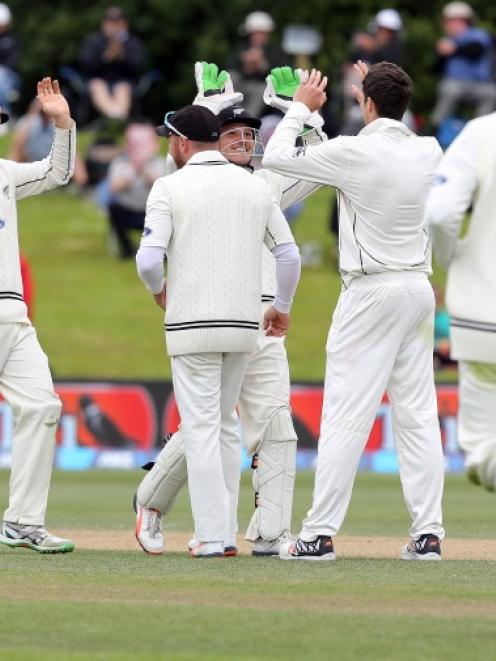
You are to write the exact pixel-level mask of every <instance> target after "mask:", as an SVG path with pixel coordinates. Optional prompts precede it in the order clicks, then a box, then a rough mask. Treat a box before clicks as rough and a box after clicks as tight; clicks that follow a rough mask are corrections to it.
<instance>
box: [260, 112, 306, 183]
mask: <svg viewBox="0 0 496 661" xmlns="http://www.w3.org/2000/svg"><path fill="white" fill-rule="evenodd" d="M310 115H311V112H310V110H309V109H308V108H307V107H306V106H305V105H304V104H303V103H292V104H291V106H290V108H289V110H288V112H287V113H286V115H285V116H284V117H283V119H282V120H281V122H280V123H279V124H278V126H277V128H276V130H275V131H274V133H273V135H272V137H271V138H270V140H269V142H268V143H267V146H266V147H265V153H264V157H263V160H262V165H263V167H265V168H267V169H269V170H273V171H274V172H279V173H280V174H285V175H287V176H294V175H295V174H299V170H298V164H297V155H298V148H295V143H296V138H297V137H298V136H299V135H300V134H301V132H302V131H303V127H304V124H305V121H306V120H307V119H308V118H309V117H310Z"/></svg>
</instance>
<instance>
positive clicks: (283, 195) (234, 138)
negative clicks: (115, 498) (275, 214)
mask: <svg viewBox="0 0 496 661" xmlns="http://www.w3.org/2000/svg"><path fill="white" fill-rule="evenodd" d="M218 117H219V122H220V124H221V136H220V141H219V145H220V151H221V152H222V153H223V154H224V156H225V157H226V158H227V159H228V160H229V161H230V162H231V163H234V164H236V165H238V166H239V167H242V168H245V169H246V170H247V171H248V172H252V171H253V167H252V162H254V163H256V156H254V152H255V153H257V152H258V149H259V147H260V144H259V142H258V129H259V128H260V125H261V121H260V120H259V119H257V118H255V117H252V116H251V115H250V114H249V113H247V112H246V110H245V109H243V108H242V107H241V106H228V107H226V108H224V109H223V110H221V111H220V112H219V114H218ZM169 166H170V167H172V164H171V163H170V158H169ZM255 175H256V176H260V177H262V178H263V179H264V180H265V181H266V182H267V183H268V184H269V186H270V188H271V191H272V194H273V196H274V198H275V199H276V200H277V201H279V204H280V206H281V208H282V209H286V208H287V207H289V206H291V205H292V204H294V203H295V202H297V201H299V200H301V199H303V198H305V197H306V196H308V195H309V194H310V193H312V192H313V191H314V190H315V189H316V188H318V186H317V185H315V184H313V183H312V182H306V181H304V182H299V181H296V180H294V179H291V178H288V177H282V176H281V175H278V174H275V173H273V172H269V171H267V170H263V169H258V170H255ZM275 293H276V282H275V262H274V258H273V257H272V255H271V253H270V251H269V250H268V249H267V248H266V247H265V246H263V248H262V299H261V302H262V306H261V307H262V310H261V313H262V316H263V313H264V312H265V310H266V309H267V308H268V307H269V306H270V304H271V303H272V301H273V300H274V296H275ZM289 400H290V382H289V366H288V358H287V354H286V350H285V347H284V338H277V337H267V336H266V335H265V332H264V331H263V329H261V330H260V331H259V335H258V340H257V347H256V350H255V351H254V353H253V355H252V356H251V357H250V361H249V363H248V367H247V370H246V373H245V377H244V379H243V385H242V388H241V392H240V398H239V402H238V405H239V406H238V409H239V416H240V420H241V427H242V436H243V442H244V444H245V445H246V447H247V450H248V452H249V454H251V455H252V456H253V459H252V468H253V471H254V472H253V486H254V489H255V511H254V513H253V516H252V519H251V521H250V524H249V527H248V530H247V533H246V539H247V540H248V541H251V542H253V547H252V555H254V556H255V557H266V556H269V555H278V553H279V545H280V542H281V541H284V540H286V539H287V538H288V536H289V534H290V528H291V514H292V505H293V489H294V479H295V464H296V443H297V436H296V432H295V430H294V426H293V422H292V418H291V408H290V403H289ZM231 463H232V470H233V471H234V472H236V473H238V478H237V479H238V480H239V472H240V468H241V466H240V458H239V456H238V455H236V456H234V457H233V461H232V462H231ZM146 468H150V470H149V472H148V473H147V474H146V476H145V477H144V478H143V480H142V482H141V483H140V485H139V488H138V491H137V493H136V496H135V509H136V513H137V522H138V526H137V528H136V531H135V534H136V538H137V540H138V543H139V544H140V546H141V547H142V548H143V550H144V551H145V552H147V553H151V554H153V555H157V554H161V553H163V551H164V536H163V533H162V525H161V519H162V516H163V515H168V514H169V512H170V511H171V509H172V507H173V505H174V502H175V499H176V497H177V494H178V493H179V490H180V489H181V487H182V486H183V485H184V484H185V483H186V481H187V471H186V460H185V456H184V435H183V433H182V431H181V430H179V431H178V432H176V433H175V434H173V435H171V436H169V437H168V438H167V439H166V442H165V445H164V448H163V449H162V451H161V452H160V454H159V456H158V458H157V460H156V462H155V463H154V464H153V465H152V466H150V465H147V466H146ZM233 505H235V502H234V501H233ZM139 508H141V511H138V509H139ZM233 520H234V517H233ZM235 532H236V530H234V531H233V538H232V539H229V540H228V542H227V544H226V547H225V551H224V552H225V555H226V556H234V555H236V554H237V547H236V538H235ZM190 545H194V540H192V541H191V542H190Z"/></svg>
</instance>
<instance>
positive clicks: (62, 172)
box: [12, 123, 76, 199]
mask: <svg viewBox="0 0 496 661" xmlns="http://www.w3.org/2000/svg"><path fill="white" fill-rule="evenodd" d="M75 161H76V127H75V124H74V123H73V126H72V128H70V129H63V128H58V127H55V135H54V139H53V143H52V150H51V152H50V155H49V156H48V157H47V158H45V159H43V160H42V161H36V162H34V163H19V164H15V166H14V167H13V173H14V179H15V182H16V198H17V199H22V198H24V197H28V196H30V195H38V194H39V193H43V192H44V191H47V190H51V189H52V188H56V187H57V186H63V185H65V184H67V183H68V182H69V181H70V179H71V177H72V175H73V173H74V164H75ZM12 165H14V164H12Z"/></svg>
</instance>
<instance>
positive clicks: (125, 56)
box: [79, 7, 145, 119]
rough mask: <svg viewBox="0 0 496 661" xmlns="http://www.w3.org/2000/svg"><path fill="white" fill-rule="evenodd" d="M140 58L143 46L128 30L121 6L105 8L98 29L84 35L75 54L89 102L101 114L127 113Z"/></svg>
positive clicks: (123, 116)
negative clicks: (85, 85) (86, 83)
mask: <svg viewBox="0 0 496 661" xmlns="http://www.w3.org/2000/svg"><path fill="white" fill-rule="evenodd" d="M144 61H145V50H144V46H143V44H142V42H141V40H140V39H138V37H136V36H134V35H133V34H131V33H129V31H128V22H127V20H126V18H125V16H124V14H123V12H122V9H121V8H120V7H109V8H108V9H107V10H106V11H105V14H104V17H103V21H102V24H101V30H100V32H98V33H95V34H90V35H88V36H87V37H86V39H85V40H84V43H83V46H82V49H81V52H80V55H79V62H80V66H81V70H82V73H83V74H84V75H85V76H86V77H87V78H88V79H89V92H90V96H91V101H92V103H93V105H94V106H95V108H96V109H97V110H99V111H100V112H101V113H102V114H103V115H104V116H105V117H110V118H113V119H126V118H127V117H128V116H129V113H130V110H131V104H132V98H133V86H134V85H135V84H136V81H137V77H138V75H139V73H140V71H141V70H142V69H143V65H144Z"/></svg>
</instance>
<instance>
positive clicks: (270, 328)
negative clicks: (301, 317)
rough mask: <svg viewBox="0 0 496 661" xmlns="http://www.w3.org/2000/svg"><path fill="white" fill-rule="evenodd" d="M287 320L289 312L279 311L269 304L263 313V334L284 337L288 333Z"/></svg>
mask: <svg viewBox="0 0 496 661" xmlns="http://www.w3.org/2000/svg"><path fill="white" fill-rule="evenodd" d="M289 321H290V319H289V314H285V313H284V312H279V310H276V308H274V307H272V305H271V306H270V307H269V308H267V310H266V312H265V314H264V320H263V327H264V331H265V335H268V336H270V337H284V335H287V333H288V328H289Z"/></svg>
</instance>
